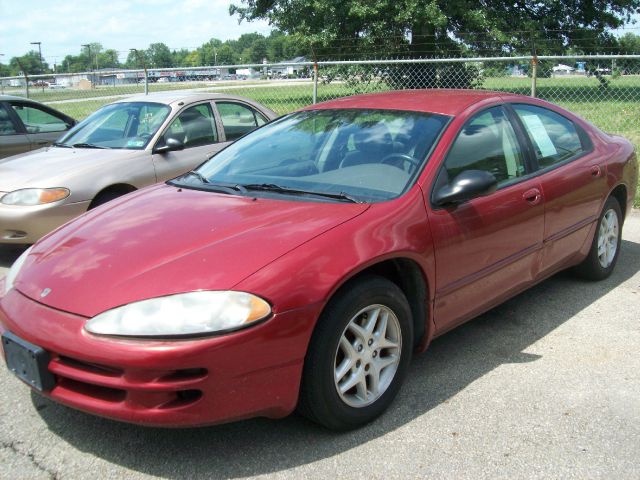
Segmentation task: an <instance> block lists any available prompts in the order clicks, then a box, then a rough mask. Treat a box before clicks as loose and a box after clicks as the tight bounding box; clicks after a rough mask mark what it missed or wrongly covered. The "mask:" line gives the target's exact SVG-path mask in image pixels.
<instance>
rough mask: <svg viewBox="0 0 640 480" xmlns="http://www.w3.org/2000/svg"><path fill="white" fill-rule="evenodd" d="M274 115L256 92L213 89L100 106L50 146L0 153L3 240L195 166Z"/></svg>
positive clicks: (49, 226)
mask: <svg viewBox="0 0 640 480" xmlns="http://www.w3.org/2000/svg"><path fill="white" fill-rule="evenodd" d="M25 108H26V107H25ZM275 117H277V114H276V113H275V112H273V111H271V110H269V109H268V108H266V107H264V106H262V105H259V104H257V103H256V102H253V101H252V100H249V99H246V98H243V97H237V96H233V95H223V94H215V93H184V92H166V93H157V94H153V95H146V96H145V95H140V96H135V97H129V98H127V99H125V100H120V101H118V102H115V103H112V104H110V105H107V106H105V107H102V108H101V109H100V110H98V111H97V112H95V113H94V114H92V115H91V116H89V117H88V118H87V119H85V120H83V121H82V122H81V123H80V124H78V125H77V126H76V127H75V128H74V129H73V130H71V131H70V132H68V133H67V134H66V135H65V136H63V137H62V138H60V140H59V141H58V142H56V143H55V144H54V145H53V146H52V147H51V148H48V149H46V150H40V151H38V152H34V153H31V154H28V155H23V156H19V157H13V158H7V159H5V160H2V161H0V244H2V243H14V244H30V243H34V242H35V241H36V240H38V239H39V238H40V237H42V236H43V235H45V234H47V233H49V232H50V231H51V230H53V229H54V228H57V227H59V226H60V225H62V224H63V223H65V222H67V221H68V220H71V219H72V218H74V217H77V216H78V215H80V214H82V213H84V212H86V211H87V210H89V209H91V208H94V207H96V206H98V205H101V204H103V203H105V202H108V201H109V200H112V199H114V198H116V197H119V196H121V195H124V194H126V193H129V192H132V191H134V190H137V189H138V188H140V187H144V186H147V185H151V184H153V183H156V182H160V181H164V180H168V179H170V178H173V177H175V176H177V175H180V174H182V173H185V172H187V171H189V170H191V169H193V168H194V167H196V166H197V165H199V164H201V163H202V162H204V161H205V160H206V159H208V158H209V157H210V156H211V155H212V154H214V153H216V152H217V151H219V150H221V149H222V148H224V147H225V146H227V145H228V144H229V143H231V141H233V140H235V139H237V138H238V137H240V136H242V135H244V134H245V133H247V132H249V131H251V130H253V129H254V128H257V127H259V126H260V125H263V124H265V123H267V122H268V121H269V120H272V119H273V118H275ZM0 138H2V137H0Z"/></svg>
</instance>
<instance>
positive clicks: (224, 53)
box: [218, 43, 238, 65]
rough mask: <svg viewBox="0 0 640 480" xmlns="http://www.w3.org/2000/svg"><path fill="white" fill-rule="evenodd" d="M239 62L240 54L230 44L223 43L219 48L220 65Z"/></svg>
mask: <svg viewBox="0 0 640 480" xmlns="http://www.w3.org/2000/svg"><path fill="white" fill-rule="evenodd" d="M237 62H238V55H236V53H235V52H234V51H233V49H232V48H231V47H230V46H229V45H228V44H226V43H225V44H223V45H222V46H221V47H220V48H219V49H218V65H233V64H235V63H237Z"/></svg>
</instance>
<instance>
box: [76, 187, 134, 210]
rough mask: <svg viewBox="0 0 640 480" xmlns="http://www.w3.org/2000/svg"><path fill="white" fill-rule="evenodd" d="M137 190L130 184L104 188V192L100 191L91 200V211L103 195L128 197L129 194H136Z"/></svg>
mask: <svg viewBox="0 0 640 480" xmlns="http://www.w3.org/2000/svg"><path fill="white" fill-rule="evenodd" d="M136 190H137V188H136V187H134V186H133V185H131V184H128V183H114V184H111V185H109V186H107V187H104V188H103V189H102V190H100V191H99V192H98V193H96V195H95V196H94V197H93V200H91V203H90V204H89V208H88V209H89V210H91V209H92V208H93V207H95V206H96V200H97V199H98V198H99V197H100V196H101V195H107V194H112V193H113V194H115V195H117V196H120V195H126V194H127V193H131V192H135V191H136Z"/></svg>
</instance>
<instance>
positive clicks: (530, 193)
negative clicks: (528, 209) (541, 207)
mask: <svg viewBox="0 0 640 480" xmlns="http://www.w3.org/2000/svg"><path fill="white" fill-rule="evenodd" d="M522 198H523V199H524V200H526V201H527V202H528V203H530V204H531V205H538V204H539V203H540V201H541V200H542V193H540V190H538V189H537V188H532V189H531V190H527V191H526V192H524V193H523V194H522Z"/></svg>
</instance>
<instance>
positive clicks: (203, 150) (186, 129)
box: [153, 102, 226, 182]
mask: <svg viewBox="0 0 640 480" xmlns="http://www.w3.org/2000/svg"><path fill="white" fill-rule="evenodd" d="M167 138H174V139H176V140H179V141H180V142H181V143H182V144H183V145H184V148H183V149H182V150H174V151H170V152H164V153H154V154H153V164H154V167H155V169H156V178H157V180H158V181H159V182H162V181H166V180H169V179H171V178H175V177H177V176H178V175H182V174H183V173H186V172H188V171H189V170H193V169H194V168H195V167H197V166H198V165H200V164H201V163H202V162H204V161H205V160H207V159H208V158H209V157H211V155H213V154H214V153H216V152H218V151H219V150H221V149H222V148H223V147H224V146H225V145H226V144H222V143H220V142H219V135H218V128H217V126H216V119H215V115H214V113H213V109H212V107H211V103H210V102H203V103H199V104H196V105H192V106H189V107H187V108H185V109H184V110H182V111H181V112H180V113H179V114H178V115H177V116H176V117H175V119H174V120H173V121H172V122H171V123H170V124H169V126H168V127H167V128H166V130H165V131H164V133H163V134H162V136H161V137H160V138H159V139H158V142H157V143H156V147H158V146H160V145H164V143H165V141H166V139H167Z"/></svg>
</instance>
